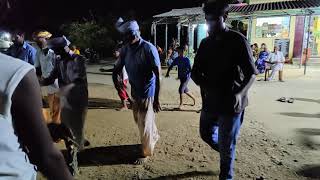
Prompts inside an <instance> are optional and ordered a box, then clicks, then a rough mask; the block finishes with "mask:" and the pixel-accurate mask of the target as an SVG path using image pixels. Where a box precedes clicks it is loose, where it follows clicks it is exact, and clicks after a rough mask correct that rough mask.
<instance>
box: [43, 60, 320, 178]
mask: <svg viewBox="0 0 320 180" xmlns="http://www.w3.org/2000/svg"><path fill="white" fill-rule="evenodd" d="M88 69H89V70H88V71H91V73H89V74H88V78H89V83H90V84H89V94H90V100H89V111H88V115H87V121H86V130H85V134H86V137H87V139H89V141H90V142H91V146H90V147H88V148H86V149H85V150H84V151H83V152H82V153H81V154H80V155H79V163H80V167H81V168H80V170H81V172H80V174H79V175H78V176H77V177H76V179H80V180H82V179H83V180H86V179H92V180H104V179H213V180H215V179H218V174H219V154H218V153H217V152H215V151H213V150H212V149H210V148H209V146H208V145H206V144H205V143H204V142H203V141H202V140H201V138H200V136H199V132H198V131H199V130H198V129H199V116H200V114H198V113H196V111H197V110H198V109H200V108H201V102H200V94H199V90H198V88H197V87H196V86H195V85H194V84H193V83H191V84H190V89H191V90H192V92H193V93H194V94H195V96H196V97H197V105H196V106H195V107H192V106H190V105H186V106H185V107H184V109H183V111H175V110H174V108H175V107H177V106H178V92H177V88H178V86H179V82H178V81H177V80H176V79H175V77H176V75H175V74H174V73H173V74H172V76H171V78H169V79H165V78H163V79H162V82H161V84H162V89H161V102H162V107H163V111H162V112H160V113H159V114H157V117H156V119H157V120H156V123H157V126H158V129H159V133H160V136H161V137H160V140H159V142H158V144H157V145H156V150H155V155H154V157H153V158H152V159H151V160H150V161H149V162H148V163H146V164H145V165H141V166H135V165H132V162H133V161H134V160H135V158H136V157H137V154H138V152H139V132H138V128H137V126H136V125H135V123H134V120H133V117H132V112H131V111H127V112H119V111H117V110H116V109H117V108H118V107H119V106H120V102H119V100H118V96H117V94H116V91H115V89H114V88H113V86H112V83H111V77H110V75H100V74H99V73H96V71H95V69H98V68H97V67H95V66H93V67H90V68H88ZM319 72H320V71H319V70H313V71H311V72H310V74H309V75H308V76H304V77H303V76H301V70H298V69H296V68H288V70H287V73H286V75H287V76H286V77H287V81H286V82H285V83H279V82H264V81H257V82H256V83H255V85H254V87H253V88H252V90H251V91H250V96H251V101H250V102H251V103H250V107H249V108H247V111H246V115H245V121H244V124H243V127H242V129H241V136H240V138H239V141H238V146H237V159H236V164H235V179H243V180H246V179H257V180H263V179H272V180H276V179H277V180H291V179H292V180H303V179H311V177H313V178H314V179H320V166H319V164H320V161H319V160H320V159H319V157H320V156H319V155H320V154H319V153H318V151H317V150H318V145H319V144H320V143H317V142H318V139H316V138H314V139H312V138H313V137H316V135H319V130H318V129H320V126H319V124H320V123H319V118H320V117H319V114H317V113H319V111H317V108H318V107H319V103H320V102H319V101H317V100H314V102H312V101H311V102H310V100H312V99H318V98H319V95H320V94H319V92H318V91H319V88H318V87H319V84H318V83H319V82H320V78H319V77H320V75H319V74H320V73H319ZM258 79H259V78H258ZM282 96H288V97H294V98H297V100H296V101H295V103H294V104H287V103H279V102H276V101H275V100H276V99H277V98H279V97H282ZM299 98H300V100H301V101H299ZM306 99H309V102H305V101H302V100H306ZM188 103H189V104H191V101H187V104H188ZM304 103H307V104H304ZM299 111H300V112H299ZM308 111H310V112H308ZM308 113H309V116H307V115H308ZM312 114H313V115H314V116H312ZM299 115H300V116H299ZM310 115H311V117H310ZM304 122H306V123H304ZM297 128H303V129H300V131H299V132H302V133H300V134H299V133H297ZM303 133H304V135H305V136H302V135H301V134H303ZM310 134H311V135H310ZM308 135H310V136H312V138H309V136H308ZM302 137H305V138H302ZM301 139H302V140H301ZM303 142H304V143H303ZM306 142H308V143H306ZM319 142H320V141H319ZM317 163H318V165H317ZM39 179H42V178H39Z"/></svg>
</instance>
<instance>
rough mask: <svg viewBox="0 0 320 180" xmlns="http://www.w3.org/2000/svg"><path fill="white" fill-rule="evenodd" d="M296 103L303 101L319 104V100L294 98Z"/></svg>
mask: <svg viewBox="0 0 320 180" xmlns="http://www.w3.org/2000/svg"><path fill="white" fill-rule="evenodd" d="M294 99H295V100H297V101H304V102H313V103H319V104H320V99H308V98H294Z"/></svg>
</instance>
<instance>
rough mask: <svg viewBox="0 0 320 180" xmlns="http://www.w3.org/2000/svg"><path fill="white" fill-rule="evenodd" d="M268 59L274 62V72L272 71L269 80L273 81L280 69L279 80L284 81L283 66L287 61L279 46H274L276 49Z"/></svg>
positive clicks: (272, 67)
mask: <svg viewBox="0 0 320 180" xmlns="http://www.w3.org/2000/svg"><path fill="white" fill-rule="evenodd" d="M267 61H268V62H270V63H271V64H272V65H271V69H272V73H271V75H270V77H269V78H268V81H271V80H272V79H273V78H274V76H275V75H276V73H277V72H278V71H279V81H280V82H284V81H283V66H284V62H285V57H284V56H283V53H282V52H281V51H279V49H278V47H277V46H275V47H274V50H273V52H272V53H270V55H269V56H268V59H267Z"/></svg>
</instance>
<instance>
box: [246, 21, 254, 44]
mask: <svg viewBox="0 0 320 180" xmlns="http://www.w3.org/2000/svg"><path fill="white" fill-rule="evenodd" d="M252 23H253V21H252V17H250V18H249V23H248V31H247V39H248V42H249V44H251V35H252Z"/></svg>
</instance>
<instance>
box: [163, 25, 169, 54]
mask: <svg viewBox="0 0 320 180" xmlns="http://www.w3.org/2000/svg"><path fill="white" fill-rule="evenodd" d="M165 38H166V39H165V48H164V49H165V51H166V52H167V51H168V24H166V37H165Z"/></svg>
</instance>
